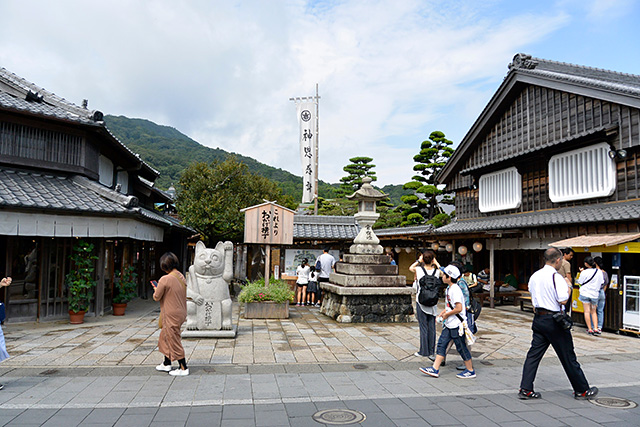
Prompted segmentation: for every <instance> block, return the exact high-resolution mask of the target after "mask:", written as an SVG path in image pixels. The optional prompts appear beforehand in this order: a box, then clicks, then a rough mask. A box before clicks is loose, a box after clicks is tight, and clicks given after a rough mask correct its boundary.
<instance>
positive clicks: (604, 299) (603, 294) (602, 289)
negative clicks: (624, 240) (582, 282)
mask: <svg viewBox="0 0 640 427" xmlns="http://www.w3.org/2000/svg"><path fill="white" fill-rule="evenodd" d="M593 261H594V262H595V263H596V267H597V268H598V270H600V272H601V273H602V279H603V281H602V285H601V286H600V293H599V294H598V308H597V310H596V313H597V315H598V329H596V331H595V332H596V335H600V334H601V333H602V326H603V325H604V305H605V303H606V302H607V294H606V291H607V289H608V288H609V274H608V273H607V272H606V271H604V262H603V261H602V257H599V256H597V257H593Z"/></svg>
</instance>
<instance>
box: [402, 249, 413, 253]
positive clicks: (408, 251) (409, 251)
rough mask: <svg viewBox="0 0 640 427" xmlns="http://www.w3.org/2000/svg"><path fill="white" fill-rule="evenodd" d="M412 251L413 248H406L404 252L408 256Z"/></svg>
mask: <svg viewBox="0 0 640 427" xmlns="http://www.w3.org/2000/svg"><path fill="white" fill-rule="evenodd" d="M412 250H413V249H412V248H404V251H405V252H406V253H408V254H410V253H411V251H412Z"/></svg>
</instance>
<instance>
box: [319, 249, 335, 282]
mask: <svg viewBox="0 0 640 427" xmlns="http://www.w3.org/2000/svg"><path fill="white" fill-rule="evenodd" d="M318 260H319V261H320V273H319V274H318V282H328V281H329V276H330V275H331V272H332V271H333V267H334V266H335V265H336V259H335V258H334V257H333V255H331V254H330V253H329V249H328V248H324V249H323V250H322V255H320V256H319V257H318Z"/></svg>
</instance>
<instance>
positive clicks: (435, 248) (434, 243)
mask: <svg viewBox="0 0 640 427" xmlns="http://www.w3.org/2000/svg"><path fill="white" fill-rule="evenodd" d="M439 248H440V245H439V244H438V242H433V243H432V244H431V249H433V250H434V251H437V250H438V249H439Z"/></svg>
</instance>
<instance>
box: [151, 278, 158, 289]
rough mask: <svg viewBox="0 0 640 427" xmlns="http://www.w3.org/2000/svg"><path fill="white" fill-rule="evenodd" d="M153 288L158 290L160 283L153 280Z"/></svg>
mask: <svg viewBox="0 0 640 427" xmlns="http://www.w3.org/2000/svg"><path fill="white" fill-rule="evenodd" d="M151 286H153V289H155V288H157V287H158V282H157V281H155V280H152V281H151Z"/></svg>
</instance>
